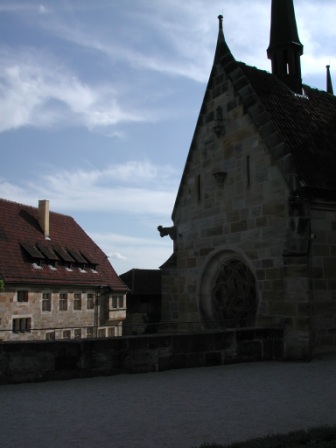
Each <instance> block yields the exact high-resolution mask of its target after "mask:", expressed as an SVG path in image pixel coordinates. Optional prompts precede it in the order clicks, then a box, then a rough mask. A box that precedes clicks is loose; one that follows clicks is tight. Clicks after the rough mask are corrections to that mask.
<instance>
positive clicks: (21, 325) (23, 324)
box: [13, 317, 31, 333]
mask: <svg viewBox="0 0 336 448" xmlns="http://www.w3.org/2000/svg"><path fill="white" fill-rule="evenodd" d="M30 328H31V318H30V317H23V318H20V319H13V333H19V332H20V333H26V332H28V333H29V332H30Z"/></svg>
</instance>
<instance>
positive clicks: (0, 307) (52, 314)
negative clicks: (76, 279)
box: [0, 285, 126, 341]
mask: <svg viewBox="0 0 336 448" xmlns="http://www.w3.org/2000/svg"><path fill="white" fill-rule="evenodd" d="M20 290H25V291H28V301H27V302H19V300H18V292H17V291H16V290H14V289H12V290H11V289H7V290H6V291H3V292H0V340H3V341H7V340H12V341H13V340H14V341H15V340H36V339H47V338H48V337H50V338H56V339H60V338H63V337H64V334H63V332H64V330H67V332H68V334H69V336H67V337H70V338H73V337H88V336H89V335H91V336H92V334H91V333H92V331H95V330H94V327H97V326H98V327H99V326H104V325H107V322H108V320H109V318H111V317H112V318H113V313H114V314H116V315H117V314H118V313H119V314H120V311H119V310H115V312H113V311H112V312H111V311H109V310H108V307H109V298H108V296H100V297H99V302H98V306H96V305H94V306H93V307H91V308H90V306H89V305H88V304H89V300H88V295H89V294H92V295H93V301H94V302H95V300H96V293H95V291H93V290H86V289H78V290H73V289H71V290H69V289H67V288H61V289H58V288H52V289H48V288H46V289H43V290H41V289H40V288H33V287H28V286H27V287H25V286H24V285H22V287H20ZM44 292H46V293H51V310H50V311H43V309H42V294H43V293H44ZM60 293H67V296H68V299H67V309H66V310H61V309H60ZM75 293H81V297H82V300H81V309H75V307H74V294H75ZM125 312H126V311H125V310H124V311H123V315H124V314H125ZM119 314H118V316H119ZM23 318H27V319H31V328H30V331H18V332H13V320H14V319H23ZM122 319H124V316H123V317H122ZM122 319H119V321H120V320H122ZM109 323H110V325H113V321H112V320H111V321H110V322H109ZM118 323H119V322H118ZM75 330H76V331H75ZM107 330H108V329H107ZM90 331H91V333H90ZM121 334H122V332H121V327H120V325H118V326H116V327H115V328H114V329H113V331H112V329H111V336H119V335H121Z"/></svg>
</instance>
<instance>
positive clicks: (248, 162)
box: [246, 156, 251, 187]
mask: <svg viewBox="0 0 336 448" xmlns="http://www.w3.org/2000/svg"><path fill="white" fill-rule="evenodd" d="M246 182H247V186H248V187H249V186H250V185H251V171H250V156H246Z"/></svg>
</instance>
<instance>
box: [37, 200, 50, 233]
mask: <svg viewBox="0 0 336 448" xmlns="http://www.w3.org/2000/svg"><path fill="white" fill-rule="evenodd" d="M38 211H39V213H38V222H39V224H40V226H41V229H42V231H43V233H44V236H45V237H46V238H49V201H48V200H47V199H42V200H40V201H39V203H38Z"/></svg>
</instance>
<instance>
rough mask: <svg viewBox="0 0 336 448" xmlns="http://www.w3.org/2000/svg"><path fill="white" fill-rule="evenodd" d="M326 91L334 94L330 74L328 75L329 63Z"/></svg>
mask: <svg viewBox="0 0 336 448" xmlns="http://www.w3.org/2000/svg"><path fill="white" fill-rule="evenodd" d="M327 92H328V93H331V95H333V94H334V89H333V85H332V81H331V75H330V65H327Z"/></svg>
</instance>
